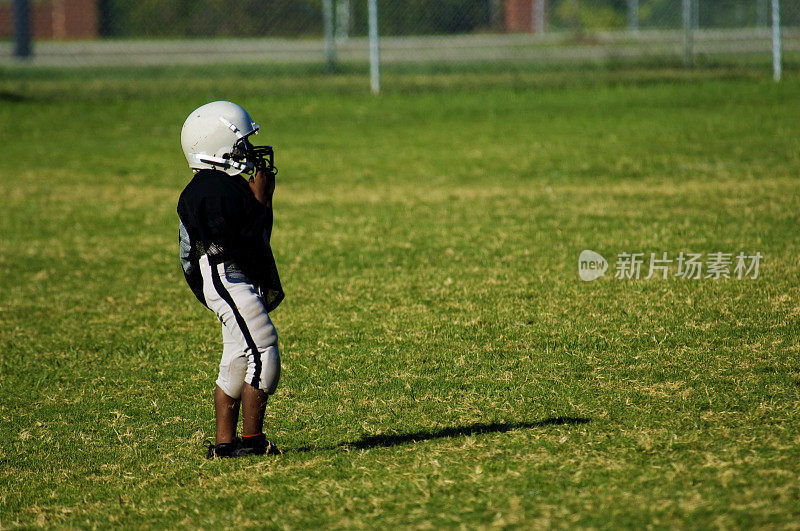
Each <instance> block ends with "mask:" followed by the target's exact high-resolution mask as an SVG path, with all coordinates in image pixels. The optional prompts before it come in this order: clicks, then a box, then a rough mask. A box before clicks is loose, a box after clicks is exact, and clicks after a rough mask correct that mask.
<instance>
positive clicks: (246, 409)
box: [242, 383, 267, 437]
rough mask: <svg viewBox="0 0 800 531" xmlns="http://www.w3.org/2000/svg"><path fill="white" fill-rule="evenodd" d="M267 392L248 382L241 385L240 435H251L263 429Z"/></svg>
mask: <svg viewBox="0 0 800 531" xmlns="http://www.w3.org/2000/svg"><path fill="white" fill-rule="evenodd" d="M266 409H267V393H266V392H264V391H263V390H261V389H256V388H255V387H253V386H252V385H250V384H249V383H245V384H244V386H242V436H243V437H252V436H253V435H258V434H260V433H262V432H263V431H264V412H265V411H266Z"/></svg>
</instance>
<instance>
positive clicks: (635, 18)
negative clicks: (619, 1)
mask: <svg viewBox="0 0 800 531" xmlns="http://www.w3.org/2000/svg"><path fill="white" fill-rule="evenodd" d="M628 29H629V30H631V31H638V30H639V0H628Z"/></svg>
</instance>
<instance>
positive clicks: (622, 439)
mask: <svg viewBox="0 0 800 531" xmlns="http://www.w3.org/2000/svg"><path fill="white" fill-rule="evenodd" d="M160 82H162V81H160V80H158V79H155V80H152V83H153V84H154V88H153V91H154V92H156V91H157V87H158V84H159V83H160ZM168 82H169V83H170V84H171V83H173V82H172V81H168ZM187 86H188V87H191V84H189V83H187ZM203 86H204V88H203V89H202V90H203V91H205V90H206V88H205V85H203ZM31 87H32V89H31V90H32V92H31V94H32V96H31V97H32V98H33V99H32V100H24V99H23V100H22V101H17V102H13V101H8V102H4V105H3V106H2V107H0V121H1V122H2V124H3V125H4V127H3V128H2V129H1V130H0V145H2V146H3V150H4V154H5V156H6V157H7V159H9V160H25V161H26V164H25V165H24V166H22V167H21V168H19V169H18V170H17V171H14V172H11V171H8V170H5V171H3V173H2V178H1V179H0V209H1V210H2V211H3V212H4V215H3V216H2V217H0V245H1V246H2V251H3V252H2V253H0V270H2V281H0V348H1V349H2V350H1V351H0V352H2V355H1V357H0V369H2V370H1V371H0V386H1V388H2V390H3V400H2V401H0V414H2V416H3V418H4V419H5V422H4V423H3V424H2V428H1V429H2V433H1V434H0V441H2V442H0V477H2V482H3V484H4V485H5V486H6V488H5V489H3V490H2V493H0V525H2V526H3V527H12V526H16V525H24V526H37V525H39V526H87V527H88V526H107V525H118V526H125V527H130V526H154V527H174V526H183V527H232V526H234V525H236V526H248V527H264V526H266V527H319V526H324V527H332V528H343V527H395V526H411V527H425V526H429V525H434V526H458V525H461V524H465V525H467V526H470V527H473V526H477V527H488V526H522V527H531V526H548V525H552V526H566V525H571V526H573V525H577V526H584V527H586V526H592V527H606V526H613V527H620V526H622V527H642V526H645V525H654V526H659V527H666V526H670V527H672V526H685V527H701V526H709V525H716V526H736V527H751V526H768V525H771V526H777V527H791V526H792V525H794V524H796V522H797V521H798V518H800V512H799V511H798V507H800V486H798V483H797V481H796V477H797V476H798V473H800V469H799V466H798V462H800V461H798V457H800V455H798V454H800V450H799V449H800V418H798V417H800V415H799V414H798V408H797V404H798V398H800V364H799V363H798V339H797V338H798V315H800V303H799V302H798V297H799V296H800V290H798V287H797V271H798V257H800V245H799V243H800V242H798V240H797V237H796V234H797V226H798V211H799V210H798V207H799V206H800V205H799V204H798V203H800V194H798V171H799V170H800V149H798V148H799V147H800V142H799V141H798V138H800V137H799V136H798V132H800V131H798V129H799V128H800V126H798V124H800V120H798V118H800V107H798V105H797V102H796V99H795V98H794V97H793V95H794V94H796V91H797V88H798V87H797V80H794V79H790V80H789V81H788V82H787V83H785V84H781V85H773V84H772V83H760V82H753V81H747V80H744V81H741V80H740V81H735V80H734V81H708V82H703V83H671V84H653V85H647V84H645V85H643V86H616V87H607V86H596V85H595V86H586V87H580V86H578V87H573V88H566V89H563V88H561V89H557V90H556V89H552V90H551V89H537V90H519V88H515V89H513V90H512V89H502V88H495V89H485V90H479V91H476V92H474V93H470V92H466V91H461V92H454V93H445V92H424V91H423V92H421V93H417V94H390V95H388V96H386V97H382V98H379V99H375V98H370V97H366V96H358V95H353V94H350V95H342V94H340V95H326V94H317V95H287V94H282V95H279V96H275V97H274V98H269V97H266V95H265V94H263V93H254V94H242V95H241V98H239V99H240V101H241V102H242V103H243V104H245V105H246V106H247V107H248V108H249V109H251V111H252V113H253V115H254V116H256V117H257V119H259V120H260V121H261V122H262V124H263V125H264V131H265V134H264V135H262V138H259V140H263V141H268V142H270V143H273V144H274V145H276V146H277V149H278V151H277V153H278V164H279V168H280V174H279V188H278V192H277V196H276V227H275V231H274V240H273V243H274V247H275V252H276V257H277V260H278V262H279V267H280V271H281V274H282V276H283V279H284V283H285V287H286V290H287V293H288V298H287V300H286V302H285V303H284V304H283V305H282V306H281V307H280V308H279V309H278V310H277V311H276V312H274V315H273V318H274V320H275V322H276V325H277V328H278V331H279V334H280V337H281V348H282V357H283V368H284V371H283V377H282V382H281V387H280V389H279V391H278V393H277V394H276V396H275V397H274V399H273V400H272V401H271V404H270V406H269V408H268V426H269V427H268V433H269V435H270V437H271V438H273V439H274V440H276V441H277V442H278V443H279V444H280V445H281V446H282V447H283V448H284V449H285V451H286V453H285V454H284V455H283V456H280V457H278V458H276V459H242V460H235V461H215V462H207V461H205V459H204V458H203V451H202V447H201V442H202V440H204V439H206V438H209V437H212V436H213V424H212V422H213V415H212V411H211V408H210V403H211V387H212V386H213V380H214V377H215V368H216V364H217V362H218V356H219V352H218V351H219V337H218V336H219V330H218V325H217V324H216V321H215V320H214V318H213V316H212V315H211V314H210V313H209V312H207V311H205V310H203V309H202V308H201V307H200V305H199V304H197V303H196V301H194V300H193V298H192V296H191V294H190V292H189V291H188V288H186V286H185V285H184V283H183V279H182V278H181V274H180V269H179V266H178V265H177V259H176V239H177V238H176V227H175V225H176V216H175V213H174V206H175V202H176V199H177V195H178V193H179V191H180V189H181V188H182V186H183V185H184V183H185V182H186V180H187V178H188V172H187V171H186V170H185V169H184V162H183V160H182V156H181V153H180V151H179V149H178V142H177V133H178V130H179V127H180V123H181V121H182V120H183V118H184V117H185V115H186V114H187V113H188V112H189V111H190V110H191V109H192V108H194V107H195V106H197V105H199V104H200V103H203V101H202V99H201V98H204V97H205V96H206V94H205V93H203V94H192V93H191V89H189V90H188V94H187V95H186V96H184V97H176V96H169V97H164V98H161V99H159V98H154V97H152V96H151V95H148V96H147V97H142V98H141V99H139V98H134V99H132V100H130V101H124V100H120V99H117V98H115V97H113V96H114V94H113V93H109V94H108V96H109V97H108V98H102V97H98V94H102V91H99V89H97V90H98V92H97V93H95V92H92V93H90V94H84V95H82V96H80V97H77V98H75V99H73V100H68V104H65V101H64V100H63V99H60V98H56V99H55V100H52V101H51V100H50V99H49V98H50V96H48V94H52V93H51V92H48V91H50V90H51V89H52V87H50V86H48V88H47V90H46V91H45V92H44V93H40V94H38V95H37V93H36V91H35V83H34V84H33V85H31ZM221 96H223V95H222V94H221ZM234 96H235V94H234ZM232 97H233V96H232ZM262 117H263V118H262ZM9 125H14V128H18V129H19V130H24V131H30V138H33V139H36V141H33V142H32V141H31V140H30V138H28V137H20V136H18V135H16V134H14V133H13V131H14V128H12V127H8V126H9ZM585 248H590V249H594V250H596V251H598V252H601V253H602V254H604V255H605V256H606V257H607V258H609V260H613V258H614V257H615V255H616V254H618V253H621V252H646V253H649V252H656V253H660V252H663V251H667V252H669V253H670V254H671V255H674V254H677V253H678V252H680V251H693V252H704V253H710V252H717V251H723V252H733V253H738V252H739V251H744V252H747V253H748V254H750V253H755V252H761V253H762V254H763V255H764V257H765V258H764V262H763V264H762V269H761V275H760V278H759V279H757V280H741V281H739V280H720V281H712V280H700V281H690V280H682V279H675V278H672V279H669V280H660V279H651V280H649V281H644V280H640V281H621V280H615V279H613V278H605V279H601V280H598V281H596V282H593V283H590V284H587V283H583V282H581V281H580V280H579V278H578V275H577V257H578V254H579V253H580V251H581V250H582V249H585ZM612 268H613V263H612Z"/></svg>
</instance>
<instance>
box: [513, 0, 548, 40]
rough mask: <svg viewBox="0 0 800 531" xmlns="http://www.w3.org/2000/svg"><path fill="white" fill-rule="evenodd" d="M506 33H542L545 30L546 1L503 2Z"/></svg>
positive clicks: (520, 0)
mask: <svg viewBox="0 0 800 531" xmlns="http://www.w3.org/2000/svg"><path fill="white" fill-rule="evenodd" d="M504 7H505V9H504V10H503V11H504V18H505V20H504V22H505V28H506V31H510V32H520V33H542V32H544V31H546V29H547V7H548V6H547V0H505V2H504Z"/></svg>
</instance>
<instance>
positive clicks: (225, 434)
mask: <svg viewBox="0 0 800 531" xmlns="http://www.w3.org/2000/svg"><path fill="white" fill-rule="evenodd" d="M214 416H215V417H216V419H217V436H216V444H222V443H231V442H233V440H234V439H235V438H236V425H237V424H238V422H239V401H238V400H236V399H234V398H231V397H229V396H228V395H227V394H226V393H225V391H223V390H222V389H221V388H220V387H219V386H218V385H215V386H214Z"/></svg>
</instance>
